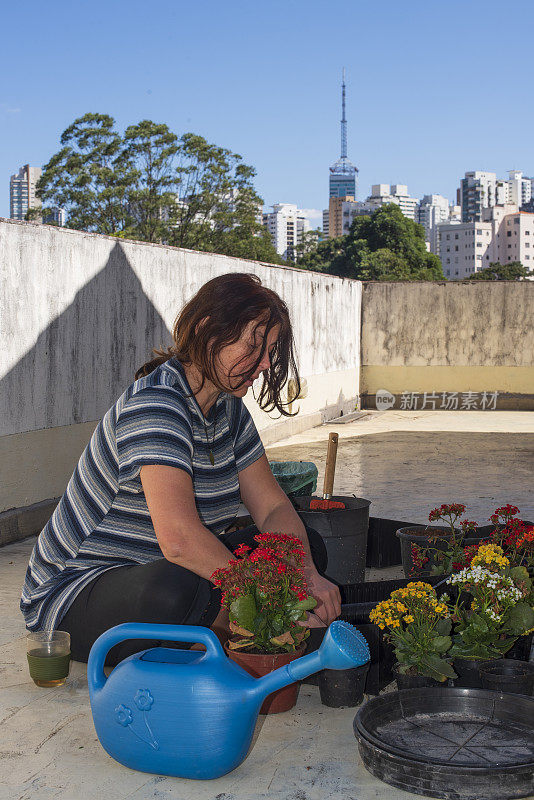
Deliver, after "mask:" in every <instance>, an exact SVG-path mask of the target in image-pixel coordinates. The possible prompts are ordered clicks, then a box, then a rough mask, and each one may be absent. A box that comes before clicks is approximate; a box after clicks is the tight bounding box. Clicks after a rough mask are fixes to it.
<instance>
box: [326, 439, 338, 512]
mask: <svg viewBox="0 0 534 800" xmlns="http://www.w3.org/2000/svg"><path fill="white" fill-rule="evenodd" d="M338 439H339V434H338V433H331V434H330V435H329V437H328V450H327V453H326V469H325V472H324V489H323V500H328V499H329V498H330V497H331V496H332V492H333V491H334V473H335V471H336V456H337V440H338Z"/></svg>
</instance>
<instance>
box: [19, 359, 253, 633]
mask: <svg viewBox="0 0 534 800" xmlns="http://www.w3.org/2000/svg"><path fill="white" fill-rule="evenodd" d="M191 394H192V391H191V388H190V386H189V383H188V381H187V378H186V376H185V372H184V369H183V366H182V364H181V363H180V362H179V361H178V360H177V359H174V358H171V359H170V360H169V361H167V362H165V363H164V364H162V365H161V366H159V367H157V368H156V369H155V370H154V371H153V372H151V373H150V375H146V376H145V377H143V378H140V379H139V380H137V381H135V382H134V383H133V384H132V385H131V386H129V387H128V389H126V391H125V392H124V393H123V394H122V395H121V397H120V398H119V399H118V400H117V402H116V403H115V405H114V406H113V407H112V408H110V410H109V411H108V412H107V413H106V414H105V415H104V417H103V419H102V420H101V421H100V422H99V424H98V426H97V428H96V430H95V432H94V433H93V435H92V437H91V440H90V441H89V444H88V445H87V447H86V448H85V450H84V452H83V453H82V455H81V457H80V460H79V462H78V464H77V466H76V469H75V470H74V473H73V475H72V477H71V479H70V480H69V483H68V485H67V488H66V491H65V494H64V495H63V497H62V498H61V500H60V502H59V504H58V506H57V507H56V509H55V511H54V513H53V515H52V517H51V518H50V520H49V521H48V523H47V524H46V525H45V527H44V528H43V530H42V531H41V533H40V535H39V538H38V540H37V542H36V544H35V547H34V549H33V552H32V554H31V557H30V562H29V565H28V569H27V571H26V579H25V582H24V586H23V589H22V598H21V603H20V607H21V610H22V613H23V614H24V617H25V620H26V627H27V628H29V629H30V630H42V629H51V628H56V627H57V625H58V624H59V622H60V621H61V619H62V617H63V616H64V614H65V613H66V611H67V610H68V608H69V606H70V605H71V603H72V602H73V601H74V599H75V597H76V596H77V595H78V594H79V593H80V592H81V591H82V589H83V588H84V586H86V585H87V584H88V583H89V582H90V581H92V580H93V579H94V578H95V577H97V576H98V575H100V574H101V573H103V572H105V570H107V569H113V568H115V567H120V566H125V565H128V564H145V563H147V562H149V561H153V560H155V559H158V558H163V554H162V552H161V549H160V547H159V544H158V541H157V538H156V534H155V532H154V527H153V525H152V520H151V518H150V513H149V511H148V507H147V504H146V500H145V496H144V492H143V487H142V484H141V478H140V476H139V473H140V470H141V467H142V466H143V465H144V464H165V465H167V466H171V467H178V468H180V469H183V470H185V471H186V472H187V473H188V474H189V475H190V476H191V479H192V481H193V489H194V494H195V503H196V507H197V512H198V515H199V517H200V519H201V521H202V523H203V524H204V525H205V526H206V527H207V528H209V529H210V530H211V531H212V532H213V533H214V534H220V533H222V532H223V531H224V530H226V528H228V527H229V525H230V524H231V523H232V521H233V520H234V519H235V516H236V514H237V511H238V508H239V503H240V493H239V480H238V472H240V471H241V470H243V469H245V467H247V466H249V465H250V464H252V463H253V462H254V461H256V460H257V459H258V458H260V457H261V456H262V455H263V453H264V452H265V450H264V448H263V445H262V443H261V440H260V437H259V435H258V432H257V430H256V426H255V425H254V422H253V421H252V418H251V416H250V414H249V412H248V410H247V408H246V406H245V404H244V403H243V401H242V400H241V399H240V398H237V397H235V396H234V395H231V394H225V393H221V394H219V396H218V399H217V400H216V402H215V403H214V405H213V406H212V407H211V409H210V411H209V412H208V416H207V417H204V415H203V413H202V411H201V409H200V406H199V405H198V403H197V401H196V399H195V398H194V397H188V396H187V395H191ZM204 421H205V423H206V428H207V432H208V437H209V445H208V443H207V439H206V429H205V427H204ZM212 440H213V444H212ZM210 450H212V452H213V456H214V464H213V465H212V464H211V460H210V456H209V451H210Z"/></svg>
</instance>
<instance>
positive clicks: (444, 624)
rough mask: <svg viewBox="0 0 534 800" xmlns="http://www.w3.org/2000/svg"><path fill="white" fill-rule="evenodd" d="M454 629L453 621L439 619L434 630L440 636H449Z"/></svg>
mask: <svg viewBox="0 0 534 800" xmlns="http://www.w3.org/2000/svg"><path fill="white" fill-rule="evenodd" d="M451 628H452V620H451V619H450V618H449V619H443V618H441V619H439V620H438V622H437V623H436V627H435V628H434V630H435V632H436V634H437V635H438V636H448V635H449V634H450V632H451Z"/></svg>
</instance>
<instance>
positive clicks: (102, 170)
mask: <svg viewBox="0 0 534 800" xmlns="http://www.w3.org/2000/svg"><path fill="white" fill-rule="evenodd" d="M114 125H115V120H114V119H113V117H110V116H108V115H107V114H85V115H84V116H83V117H80V118H79V119H76V120H74V122H73V123H72V125H69V127H68V128H67V129H66V130H64V131H63V133H62V134H61V140H60V142H61V144H62V145H63V147H62V148H61V150H59V151H58V152H57V153H55V154H54V155H53V156H52V157H51V159H50V160H49V161H48V163H47V164H45V166H44V168H43V172H42V175H41V177H40V178H39V181H38V182H37V192H36V194H37V196H38V197H39V198H40V199H41V201H42V202H43V204H44V203H49V204H50V205H51V206H57V207H59V208H63V209H65V212H66V214H67V219H68V223H67V224H68V227H69V228H75V229H77V230H85V231H93V232H95V233H105V234H116V233H118V232H120V231H123V230H125V229H127V228H128V227H129V225H130V218H129V217H130V215H129V210H128V189H129V187H130V186H131V183H132V180H133V175H132V174H131V173H130V172H129V169H128V165H126V164H123V163H122V161H121V159H120V153H121V142H122V140H121V137H120V136H119V134H118V133H117V132H116V131H115V130H114ZM45 211H46V207H45V208H44V209H43V213H44V212H45Z"/></svg>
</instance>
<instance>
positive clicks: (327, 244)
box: [295, 236, 346, 275]
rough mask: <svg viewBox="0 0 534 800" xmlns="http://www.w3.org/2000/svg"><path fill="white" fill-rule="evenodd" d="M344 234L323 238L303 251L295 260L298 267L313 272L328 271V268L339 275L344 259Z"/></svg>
mask: <svg viewBox="0 0 534 800" xmlns="http://www.w3.org/2000/svg"><path fill="white" fill-rule="evenodd" d="M344 239H346V237H345V236H338V237H337V238H332V239H324V240H323V241H322V242H318V243H317V244H316V246H315V247H314V248H312V249H310V250H309V251H308V252H307V253H304V254H303V255H302V256H301V257H300V258H299V259H298V261H297V263H296V265H295V266H297V267H299V269H309V270H313V271H314V272H328V271H329V268H332V269H333V270H335V272H333V273H332V274H336V275H338V274H339V275H341V264H342V261H343V259H344Z"/></svg>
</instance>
